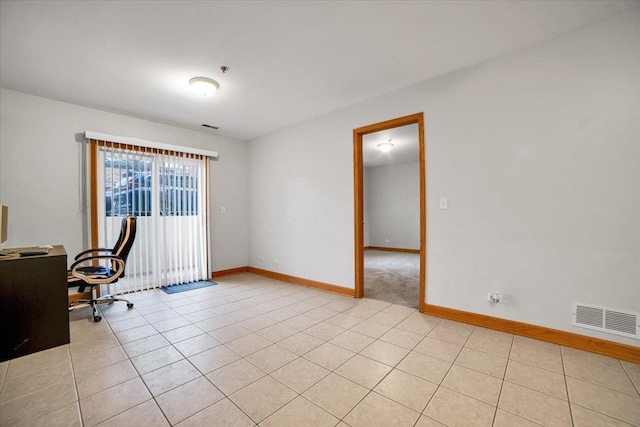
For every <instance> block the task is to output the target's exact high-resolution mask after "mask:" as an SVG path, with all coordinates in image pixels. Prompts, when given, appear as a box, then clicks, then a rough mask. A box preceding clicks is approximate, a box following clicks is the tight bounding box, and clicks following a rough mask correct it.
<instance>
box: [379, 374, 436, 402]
mask: <svg viewBox="0 0 640 427" xmlns="http://www.w3.org/2000/svg"><path fill="white" fill-rule="evenodd" d="M437 388H438V386H437V384H434V383H431V382H429V381H425V380H423V379H422V378H418V377H416V376H415V375H411V374H408V373H406V372H404V371H400V370H398V369H394V370H393V371H391V372H390V373H389V375H387V376H386V377H385V378H384V379H383V380H382V381H381V382H380V383H379V384H378V385H377V386H376V388H374V389H373V391H375V392H377V393H379V394H381V395H383V396H386V397H388V398H389V399H391V400H393V401H395V402H398V403H401V404H402V405H404V406H407V407H409V408H411V409H413V410H415V411H418V412H422V411H423V410H424V408H425V406H427V403H428V402H429V400H430V399H431V397H432V396H433V394H434V393H435V392H436V389H437Z"/></svg>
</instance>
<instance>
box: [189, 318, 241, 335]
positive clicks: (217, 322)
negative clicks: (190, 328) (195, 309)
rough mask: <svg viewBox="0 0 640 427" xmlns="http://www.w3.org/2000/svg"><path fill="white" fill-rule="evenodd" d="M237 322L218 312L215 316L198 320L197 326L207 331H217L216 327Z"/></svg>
mask: <svg viewBox="0 0 640 427" xmlns="http://www.w3.org/2000/svg"><path fill="white" fill-rule="evenodd" d="M234 323H235V322H234V321H233V320H231V319H229V318H227V317H224V316H220V315H219V314H217V315H216V316H215V317H209V318H208V319H205V320H201V321H199V322H196V324H195V325H196V326H197V327H198V328H200V329H202V330H203V331H205V332H211V331H215V330H216V329H220V328H224V327H226V326H229V325H233V324H234Z"/></svg>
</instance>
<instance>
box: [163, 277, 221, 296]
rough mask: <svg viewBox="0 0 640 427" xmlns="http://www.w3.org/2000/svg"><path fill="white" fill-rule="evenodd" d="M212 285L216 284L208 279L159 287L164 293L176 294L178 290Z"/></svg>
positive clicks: (190, 289)
mask: <svg viewBox="0 0 640 427" xmlns="http://www.w3.org/2000/svg"><path fill="white" fill-rule="evenodd" d="M214 285H217V283H216V282H212V281H210V280H201V281H199V282H193V283H183V284H182V285H173V286H167V287H165V288H160V289H162V290H163V291H164V293H165V294H177V293H180V292H185V291H192V290H194V289H200V288H206V287H209V286H214Z"/></svg>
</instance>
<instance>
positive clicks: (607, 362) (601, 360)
mask: <svg viewBox="0 0 640 427" xmlns="http://www.w3.org/2000/svg"><path fill="white" fill-rule="evenodd" d="M561 350H562V356H563V357H565V356H569V357H573V358H575V359H580V360H582V361H584V362H587V363H591V364H594V365H600V366H602V367H605V368H609V369H617V370H623V368H622V364H621V363H620V361H619V360H618V359H613V358H611V357H607V356H602V355H600V354H595V353H590V352H588V351H584V350H578V349H575V348H570V347H564V346H563V347H561Z"/></svg>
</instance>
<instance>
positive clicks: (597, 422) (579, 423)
mask: <svg viewBox="0 0 640 427" xmlns="http://www.w3.org/2000/svg"><path fill="white" fill-rule="evenodd" d="M571 415H572V416H573V425H574V426H575V427H603V426H605V427H630V426H631V424H627V423H625V422H623V421H620V420H616V419H615V418H611V417H608V416H606V415H604V414H601V413H599V412H595V411H592V410H590V409H587V408H583V407H582V406H578V405H571Z"/></svg>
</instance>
